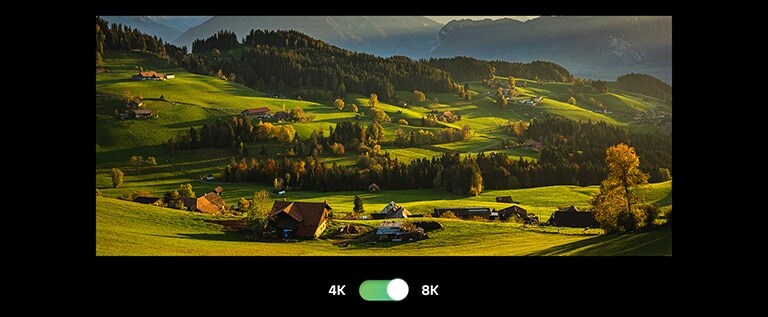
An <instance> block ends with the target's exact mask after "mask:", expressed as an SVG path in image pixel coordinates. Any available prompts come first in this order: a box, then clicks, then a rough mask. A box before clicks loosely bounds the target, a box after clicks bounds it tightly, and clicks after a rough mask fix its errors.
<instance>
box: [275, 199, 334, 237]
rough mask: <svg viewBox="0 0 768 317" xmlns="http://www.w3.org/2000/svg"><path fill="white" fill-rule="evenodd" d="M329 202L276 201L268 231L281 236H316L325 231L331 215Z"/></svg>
mask: <svg viewBox="0 0 768 317" xmlns="http://www.w3.org/2000/svg"><path fill="white" fill-rule="evenodd" d="M331 209H332V208H331V206H329V205H328V204H327V203H325V202H322V203H308V202H289V201H276V202H275V203H274V204H273V205H272V211H271V212H270V213H269V217H268V218H269V220H268V221H267V226H266V228H267V231H272V232H274V233H275V234H276V235H277V236H278V237H281V238H285V239H288V238H292V237H299V238H316V237H318V236H320V234H322V233H323V231H325V227H326V226H327V225H328V220H329V219H330V215H331Z"/></svg>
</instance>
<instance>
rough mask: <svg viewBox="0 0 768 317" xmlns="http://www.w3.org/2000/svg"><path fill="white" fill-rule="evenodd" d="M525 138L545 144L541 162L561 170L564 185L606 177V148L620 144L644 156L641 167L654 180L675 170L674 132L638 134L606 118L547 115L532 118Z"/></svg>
mask: <svg viewBox="0 0 768 317" xmlns="http://www.w3.org/2000/svg"><path fill="white" fill-rule="evenodd" d="M523 138H525V139H531V140H535V141H538V142H541V143H542V145H543V149H542V150H541V155H540V158H539V164H541V165H551V166H552V167H554V168H555V169H556V170H559V171H560V172H559V174H560V176H559V177H557V178H558V181H560V182H564V183H565V184H577V185H595V184H599V183H600V181H601V180H602V179H604V178H605V171H604V170H603V164H602V163H603V159H604V154H605V149H606V148H608V147H610V146H613V145H616V144H620V143H624V144H629V145H631V146H633V147H634V148H635V149H636V151H637V154H638V155H639V156H640V157H641V158H642V160H641V163H640V164H641V165H640V169H641V170H643V171H644V172H646V173H648V174H649V175H650V180H651V181H652V182H660V181H665V180H667V178H668V175H669V174H670V173H671V171H672V135H671V134H670V133H668V132H656V133H636V132H630V131H628V130H626V129H623V128H620V127H616V126H613V125H609V124H607V123H605V122H603V121H600V122H597V123H592V122H579V121H573V120H569V119H565V118H560V117H555V116H545V117H542V118H539V119H536V120H533V121H532V122H531V124H530V125H529V126H528V128H527V130H525V132H524V133H523ZM547 183H549V181H547Z"/></svg>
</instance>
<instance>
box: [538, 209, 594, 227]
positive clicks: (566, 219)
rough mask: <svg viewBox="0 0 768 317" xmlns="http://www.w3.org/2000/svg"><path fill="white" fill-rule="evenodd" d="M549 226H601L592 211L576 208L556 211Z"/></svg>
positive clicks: (550, 218) (550, 219)
mask: <svg viewBox="0 0 768 317" xmlns="http://www.w3.org/2000/svg"><path fill="white" fill-rule="evenodd" d="M549 224H551V225H553V226H558V227H575V228H586V227H590V228H597V227H598V226H599V225H598V223H597V221H596V220H595V216H594V215H593V214H592V212H591V211H579V210H578V209H576V207H574V206H570V207H568V208H565V209H560V210H556V211H555V212H553V213H552V216H550V217H549Z"/></svg>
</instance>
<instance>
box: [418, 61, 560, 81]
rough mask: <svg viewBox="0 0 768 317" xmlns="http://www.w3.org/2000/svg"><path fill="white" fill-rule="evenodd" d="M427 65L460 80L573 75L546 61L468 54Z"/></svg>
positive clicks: (555, 79)
mask: <svg viewBox="0 0 768 317" xmlns="http://www.w3.org/2000/svg"><path fill="white" fill-rule="evenodd" d="M423 62H425V63H426V64H427V65H430V66H434V67H437V68H439V69H442V70H444V71H446V72H448V73H450V74H451V77H452V78H453V79H454V80H456V81H459V82H463V81H481V80H489V79H493V76H513V77H518V78H529V79H534V80H536V79H541V80H546V81H556V82H570V81H572V80H573V75H571V73H570V72H569V71H568V70H567V69H565V68H564V67H562V66H560V65H558V64H555V63H552V62H545V61H533V62H530V63H516V62H507V61H499V60H495V61H482V60H478V59H474V58H471V57H466V56H457V57H452V58H430V59H428V60H424V61H423Z"/></svg>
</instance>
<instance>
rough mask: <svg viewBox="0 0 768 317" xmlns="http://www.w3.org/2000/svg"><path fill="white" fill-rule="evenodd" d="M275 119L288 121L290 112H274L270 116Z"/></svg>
mask: <svg viewBox="0 0 768 317" xmlns="http://www.w3.org/2000/svg"><path fill="white" fill-rule="evenodd" d="M272 117H273V118H274V119H275V120H277V121H288V120H291V118H292V117H291V114H290V113H289V112H287V111H278V112H275V115H274V116H272Z"/></svg>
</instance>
